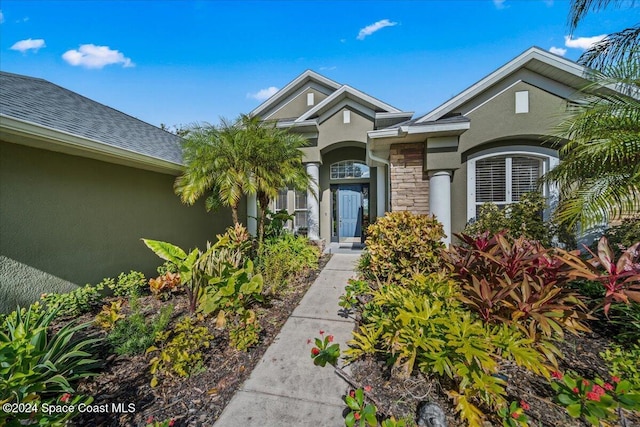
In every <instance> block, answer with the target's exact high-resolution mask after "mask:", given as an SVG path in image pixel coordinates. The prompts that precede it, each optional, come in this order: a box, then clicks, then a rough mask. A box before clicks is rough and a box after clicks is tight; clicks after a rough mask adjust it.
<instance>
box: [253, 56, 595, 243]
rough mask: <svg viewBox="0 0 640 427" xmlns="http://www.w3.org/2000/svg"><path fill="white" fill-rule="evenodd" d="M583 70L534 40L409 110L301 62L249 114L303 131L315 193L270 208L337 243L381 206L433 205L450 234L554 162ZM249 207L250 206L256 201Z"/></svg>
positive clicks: (358, 232)
mask: <svg viewBox="0 0 640 427" xmlns="http://www.w3.org/2000/svg"><path fill="white" fill-rule="evenodd" d="M587 76H588V70H587V69H586V68H585V67H583V66H581V65H579V64H577V63H575V62H573V61H570V60H568V59H566V58H563V57H560V56H557V55H554V54H552V53H549V52H547V51H545V50H543V49H540V48H537V47H532V48H530V49H528V50H526V51H525V52H523V53H522V54H521V55H518V56H517V57H516V58H514V59H513V60H511V61H509V62H508V63H507V64H505V65H503V66H502V67H500V68H498V69H497V70H496V71H494V72H492V73H491V74H489V75H488V76H486V77H485V78H483V79H482V80H480V81H478V82H477V83H474V84H473V85H471V86H470V87H469V88H467V89H465V90H464V91H462V92H461V93H460V94H458V95H456V96H454V97H453V98H451V99H450V100H448V101H446V102H445V103H444V104H442V105H440V106H439V107H437V108H435V109H434V110H433V111H431V112H429V113H427V114H425V115H423V116H420V117H417V118H413V119H412V116H413V113H412V112H408V111H403V110H401V109H399V108H396V107H394V106H391V105H389V104H387V103H386V102H383V101H381V100H379V99H376V98H374V97H372V96H370V95H368V94H366V93H363V92H361V91H359V90H357V89H355V88H352V87H350V86H348V85H343V84H340V83H337V82H335V81H333V80H331V79H328V78H326V77H324V76H322V75H320V74H318V73H315V72H313V71H305V72H304V73H302V74H301V75H300V76H298V77H297V78H295V79H294V80H293V81H291V82H290V83H289V84H287V85H286V86H285V87H283V88H282V89H281V90H280V91H278V92H277V93H276V94H274V95H273V96H272V97H271V98H269V99H268V100H266V101H265V102H264V103H263V104H261V105H260V106H258V107H257V108H256V109H255V110H253V111H252V112H251V113H250V114H251V115H253V116H258V117H260V118H261V119H263V120H266V121H276V122H277V124H278V126H281V127H285V128H289V129H291V130H292V131H294V132H299V133H301V134H303V135H304V136H306V137H307V138H308V139H309V141H310V145H309V146H308V147H306V148H304V149H303V151H304V162H305V165H306V168H307V171H308V173H309V174H310V175H311V176H312V177H314V178H315V179H316V181H317V191H316V193H317V194H318V197H314V196H313V194H312V192H309V193H308V194H300V193H295V192H293V191H288V190H286V189H283V191H282V192H281V194H280V195H279V197H278V199H277V200H276V201H275V204H274V208H275V209H278V210H279V209H286V210H288V211H289V212H290V213H291V214H293V215H294V216H295V219H294V221H293V227H294V228H302V229H308V233H309V236H310V237H311V238H316V239H318V238H319V239H323V240H325V241H326V242H340V243H343V242H351V243H358V242H361V241H362V239H363V238H364V233H363V231H364V230H365V228H366V225H367V224H369V223H371V222H373V221H374V220H375V219H376V218H377V217H379V216H382V215H384V213H385V212H388V211H397V210H408V211H411V212H414V213H419V214H434V215H435V216H436V217H437V218H438V219H439V220H440V221H441V222H442V223H443V224H444V229H445V233H446V234H447V239H446V241H447V242H449V241H450V238H451V237H450V236H451V234H452V233H456V232H460V231H461V230H462V229H463V228H464V227H465V224H466V223H467V222H468V221H469V220H470V219H472V218H474V217H475V216H476V210H477V208H478V206H479V205H481V204H483V203H485V202H494V203H497V204H499V205H505V204H508V203H512V202H516V201H518V200H519V197H520V195H522V194H523V193H525V192H528V191H531V190H534V189H535V188H536V184H537V180H538V178H539V177H540V176H541V175H542V174H543V173H545V171H547V170H549V169H550V168H553V167H554V165H556V164H558V161H559V159H558V152H557V151H556V150H555V149H553V148H552V147H551V146H549V144H545V142H548V140H549V138H550V136H551V135H552V132H553V128H554V126H555V125H557V124H558V121H559V120H560V118H561V116H562V113H563V112H565V108H566V105H567V100H568V99H569V98H570V97H572V96H573V95H575V93H576V91H577V90H579V89H581V88H583V87H584V86H586V85H587V84H588V83H589V80H588V77H587ZM416 96H421V95H420V94H416ZM543 192H544V194H545V195H546V196H553V193H554V191H553V188H545V189H543ZM247 207H248V210H249V215H253V212H254V211H255V202H254V201H253V200H249V202H248V204H247Z"/></svg>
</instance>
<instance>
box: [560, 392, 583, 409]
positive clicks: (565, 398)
mask: <svg viewBox="0 0 640 427" xmlns="http://www.w3.org/2000/svg"><path fill="white" fill-rule="evenodd" d="M558 401H559V402H560V403H562V404H563V405H565V406H567V405H572V404H574V403H576V402H579V400H578V399H577V398H576V397H574V396H573V395H568V394H566V393H560V394H559V395H558Z"/></svg>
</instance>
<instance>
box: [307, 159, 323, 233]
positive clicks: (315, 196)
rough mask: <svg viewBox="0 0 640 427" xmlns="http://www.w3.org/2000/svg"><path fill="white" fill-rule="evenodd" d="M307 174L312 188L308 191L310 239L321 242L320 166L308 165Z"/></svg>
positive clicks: (316, 164)
mask: <svg viewBox="0 0 640 427" xmlns="http://www.w3.org/2000/svg"><path fill="white" fill-rule="evenodd" d="M306 167H307V173H308V174H309V176H310V177H311V180H312V182H311V188H310V189H309V191H307V212H308V216H307V218H308V226H309V234H308V236H309V239H311V240H320V203H319V199H320V190H319V187H318V184H319V183H320V164H319V163H307V164H306Z"/></svg>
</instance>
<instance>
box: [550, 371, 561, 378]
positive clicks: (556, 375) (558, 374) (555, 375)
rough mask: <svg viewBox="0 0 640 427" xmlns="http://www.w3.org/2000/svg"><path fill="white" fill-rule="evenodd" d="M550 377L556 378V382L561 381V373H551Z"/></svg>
mask: <svg viewBox="0 0 640 427" xmlns="http://www.w3.org/2000/svg"><path fill="white" fill-rule="evenodd" d="M551 376H552V377H553V378H556V379H558V380H561V379H562V372H560V371H553V372H551Z"/></svg>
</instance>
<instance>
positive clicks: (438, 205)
mask: <svg viewBox="0 0 640 427" xmlns="http://www.w3.org/2000/svg"><path fill="white" fill-rule="evenodd" d="M429 191H430V192H429V206H430V207H431V213H432V214H433V215H434V216H435V217H436V219H437V220H438V221H440V222H441V223H442V228H443V229H444V234H446V237H445V238H444V239H442V241H443V242H444V244H445V245H448V244H449V243H451V172H450V171H436V172H430V173H429Z"/></svg>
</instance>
